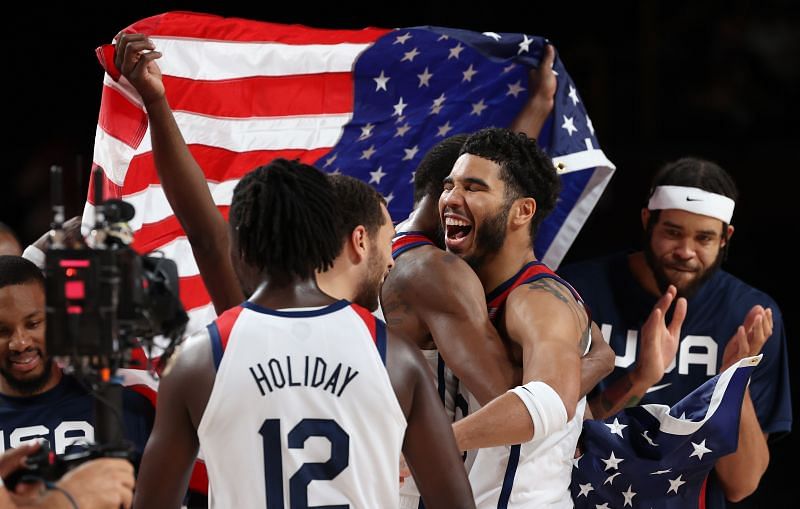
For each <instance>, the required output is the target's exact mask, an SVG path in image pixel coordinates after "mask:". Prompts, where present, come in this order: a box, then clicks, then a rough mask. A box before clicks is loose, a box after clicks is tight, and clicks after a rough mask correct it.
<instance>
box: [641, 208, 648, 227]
mask: <svg viewBox="0 0 800 509" xmlns="http://www.w3.org/2000/svg"><path fill="white" fill-rule="evenodd" d="M648 222H650V210H648V209H646V208H644V209H642V228H644V229H645V231H646V230H647V223H648Z"/></svg>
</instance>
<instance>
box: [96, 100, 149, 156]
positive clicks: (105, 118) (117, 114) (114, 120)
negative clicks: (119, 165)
mask: <svg viewBox="0 0 800 509" xmlns="http://www.w3.org/2000/svg"><path fill="white" fill-rule="evenodd" d="M97 124H98V125H99V126H100V128H101V129H102V130H103V131H105V132H107V133H108V134H109V135H111V136H113V137H114V138H116V139H118V140H120V141H121V142H123V143H125V144H126V145H128V146H130V147H133V148H136V147H138V146H139V144H140V143H141V142H142V138H144V134H145V132H147V114H146V113H145V112H144V110H142V109H141V108H140V107H139V106H138V105H137V104H134V103H132V102H130V101H129V100H128V98H127V97H125V96H124V95H122V94H121V93H119V92H118V91H117V90H115V89H113V88H111V87H108V86H104V87H103V96H102V98H101V99H100V117H99V118H98V119H97Z"/></svg>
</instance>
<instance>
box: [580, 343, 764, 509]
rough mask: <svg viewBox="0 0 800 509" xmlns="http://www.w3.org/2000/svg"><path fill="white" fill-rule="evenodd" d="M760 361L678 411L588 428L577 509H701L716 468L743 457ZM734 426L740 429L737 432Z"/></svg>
mask: <svg viewBox="0 0 800 509" xmlns="http://www.w3.org/2000/svg"><path fill="white" fill-rule="evenodd" d="M756 364H757V358H752V359H750V360H747V359H746V360H743V361H741V362H740V366H739V367H738V368H733V367H732V368H730V369H728V370H727V371H725V372H724V373H722V374H720V375H717V376H715V377H714V378H712V379H710V380H708V381H707V382H706V383H704V384H703V385H701V386H700V387H698V388H697V389H696V390H694V391H693V392H692V393H690V394H689V395H688V396H686V397H685V398H683V399H682V400H681V401H679V402H678V403H676V404H675V405H673V406H672V407H671V408H670V407H668V406H666V405H642V406H637V407H632V408H628V409H625V410H623V411H621V412H619V413H618V414H616V415H614V416H612V417H609V418H608V419H606V420H605V421H593V420H589V421H585V422H584V425H583V435H582V436H581V441H582V442H581V443H582V452H583V455H582V456H581V457H580V458H579V459H577V460H574V461H573V463H574V464H575V468H573V470H572V472H573V476H572V487H571V489H572V498H573V500H574V501H575V507H576V508H591V509H595V508H597V507H601V508H606V509H608V508H611V507H652V508H655V509H677V508H680V509H690V508H697V507H698V506H699V501H700V493H701V490H702V486H703V482H704V481H705V479H706V477H707V476H708V475H709V472H710V471H711V469H712V468H713V466H714V463H715V462H716V461H717V460H718V459H719V458H720V457H721V456H724V455H726V454H730V453H732V452H734V451H735V450H736V446H737V444H738V437H739V418H740V413H741V408H742V399H743V397H744V391H745V388H746V387H747V383H748V381H749V380H750V376H751V375H752V372H753V369H754V368H755V365H756ZM732 424H735V425H732Z"/></svg>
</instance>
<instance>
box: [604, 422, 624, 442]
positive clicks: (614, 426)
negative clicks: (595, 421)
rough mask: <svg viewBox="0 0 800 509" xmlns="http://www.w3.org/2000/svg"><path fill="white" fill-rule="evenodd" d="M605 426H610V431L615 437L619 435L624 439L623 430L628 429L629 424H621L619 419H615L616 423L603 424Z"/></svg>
mask: <svg viewBox="0 0 800 509" xmlns="http://www.w3.org/2000/svg"><path fill="white" fill-rule="evenodd" d="M603 424H605V425H606V426H608V429H609V430H610V431H611V433H613V434H615V435H619V436H620V438H622V430H624V429H625V428H627V427H628V425H627V424H620V423H619V419H617V418H616V417H614V422H613V423H611V424H608V423H607V422H606V423H603Z"/></svg>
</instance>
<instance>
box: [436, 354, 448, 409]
mask: <svg viewBox="0 0 800 509" xmlns="http://www.w3.org/2000/svg"><path fill="white" fill-rule="evenodd" d="M436 361H437V362H436V380H437V382H438V383H437V384H436V385H437V386H438V389H439V399H441V400H442V405H444V392H445V389H446V387H445V385H446V382H445V379H444V359H442V355H441V354H440V353H438V352H437V353H436Z"/></svg>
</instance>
